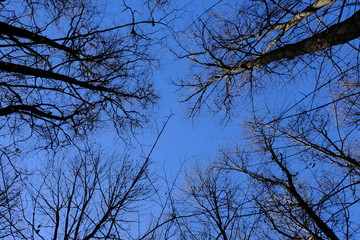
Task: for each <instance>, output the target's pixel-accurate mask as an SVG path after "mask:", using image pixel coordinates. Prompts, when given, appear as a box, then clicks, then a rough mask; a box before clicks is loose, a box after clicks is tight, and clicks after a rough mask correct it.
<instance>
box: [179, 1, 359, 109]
mask: <svg viewBox="0 0 360 240" xmlns="http://www.w3.org/2000/svg"><path fill="white" fill-rule="evenodd" d="M219 2H222V3H223V4H222V5H221V4H219V5H221V6H219V7H218V9H216V8H215V9H212V10H208V14H207V15H205V16H207V17H205V16H203V17H202V18H200V19H199V21H198V22H199V23H194V24H193V25H194V26H195V27H194V28H190V31H191V33H189V35H190V40H191V41H189V42H186V40H179V42H180V44H181V45H182V47H183V50H184V51H185V53H184V54H183V55H182V57H186V58H188V59H190V60H191V61H193V62H194V65H193V77H192V78H189V79H188V80H182V81H180V82H178V83H177V84H178V85H179V86H181V87H183V88H184V89H186V90H190V91H191V93H190V94H187V97H186V98H185V99H184V101H189V100H193V101H194V102H195V104H194V106H193V110H194V111H195V112H196V110H198V109H199V108H201V106H202V105H203V104H204V103H207V102H209V101H210V100H211V101H213V102H214V103H215V106H214V107H215V109H218V110H222V109H225V110H227V111H229V110H231V108H232V107H233V106H236V105H234V102H233V101H234V99H235V100H236V98H237V97H238V96H241V95H243V94H242V92H243V90H246V89H251V90H252V91H255V89H256V87H257V86H267V84H268V82H273V81H272V79H274V78H279V77H280V78H281V79H284V81H289V79H294V76H297V75H298V74H299V71H301V72H302V73H303V74H306V73H305V70H304V71H302V70H300V69H301V68H303V67H305V66H306V68H308V69H314V71H316V70H319V71H320V72H321V74H319V75H318V76H317V79H318V80H319V79H320V78H326V79H329V78H331V75H332V76H335V75H341V76H339V77H338V78H337V80H338V79H341V81H345V80H346V81H347V82H346V83H345V84H346V85H347V86H348V84H350V85H352V86H355V85H357V82H356V79H358V75H357V70H355V69H356V68H357V63H358V57H357V53H358V48H357V47H356V46H357V44H358V41H357V40H356V39H357V38H358V37H359V36H360V35H359V34H360V32H359V22H360V21H359V12H358V5H359V3H358V2H357V1H345V2H344V1H334V0H324V1H323V0H319V1H315V0H314V1H312V3H311V4H309V2H308V1H286V2H285V1H273V0H269V1H268V0H265V1H248V2H246V3H241V4H235V3H234V4H233V3H231V2H229V3H227V2H226V1H219ZM182 43H183V44H182ZM324 65H327V67H328V68H326V69H323V66H324ZM330 66H331V67H330ZM330 69H332V70H330ZM352 74H353V76H351V79H352V80H350V79H348V77H347V76H349V75H352ZM322 83H323V82H319V85H321V84H322ZM353 89H354V88H353ZM354 95H356V96H358V95H359V91H358V88H357V89H356V90H354V91H353V92H352V94H351V96H354Z"/></svg>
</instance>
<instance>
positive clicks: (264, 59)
mask: <svg viewBox="0 0 360 240" xmlns="http://www.w3.org/2000/svg"><path fill="white" fill-rule="evenodd" d="M219 2H222V3H224V4H219V5H217V8H212V9H211V10H208V11H207V18H206V17H204V15H202V18H201V19H200V18H199V19H198V20H199V21H198V23H194V24H193V25H194V26H196V27H195V28H191V31H192V33H191V34H190V35H191V41H192V42H186V40H183V41H185V42H186V43H187V45H185V44H182V46H183V50H184V51H185V54H184V55H182V57H186V58H189V59H190V60H191V61H193V62H194V64H193V65H192V73H193V77H192V78H189V79H187V80H182V81H180V82H178V83H177V84H178V85H179V86H180V87H182V88H183V89H186V90H190V93H189V91H187V97H186V98H185V99H184V101H190V100H192V101H193V104H194V105H192V112H191V113H192V114H194V113H196V112H197V111H198V110H199V109H201V108H203V107H204V106H210V108H211V109H214V110H215V112H217V111H220V110H225V111H226V112H227V113H229V112H230V111H231V110H233V111H239V109H246V110H248V112H246V113H244V114H245V115H246V116H247V117H248V119H249V120H248V121H247V122H245V123H244V124H243V125H244V129H245V134H244V135H243V136H242V137H241V138H240V139H242V140H239V144H238V147H236V148H235V150H230V149H231V148H230V147H229V148H228V149H227V150H226V151H225V150H224V151H222V154H221V156H220V157H218V158H217V159H215V160H214V164H213V165H214V166H215V167H216V168H217V169H220V171H225V172H232V174H235V177H234V176H233V177H232V178H230V182H231V181H234V182H235V183H238V182H237V181H236V180H237V178H243V177H244V178H246V179H247V180H244V181H243V182H240V183H238V184H239V188H240V189H244V188H246V187H248V189H249V194H247V195H245V196H237V197H236V198H235V199H231V198H230V199H231V200H229V201H245V202H247V201H248V202H249V204H248V206H251V207H249V208H247V209H246V208H245V212H244V216H246V215H247V214H254V213H256V214H257V215H256V216H257V218H255V217H248V218H246V217H245V219H246V220H244V218H240V219H241V220H240V221H248V222H249V223H250V225H251V224H253V225H254V226H255V225H256V226H257V227H256V228H255V231H254V232H252V234H251V235H249V236H248V238H249V239H284V238H285V239H357V238H359V234H360V226H359V224H358V221H357V219H358V209H359V186H360V185H359V184H360V182H359V174H360V172H359V166H360V165H359V163H360V162H359V157H360V154H359V150H358V149H359V139H358V136H359V97H360V92H359V83H358V79H359V47H358V45H359V40H358V38H359V23H360V21H359V2H358V1H336V0H335V1H331V0H329V1H327V0H324V1H316V0H314V1H311V3H309V1H273V0H269V1H267V0H264V1H248V2H246V3H239V4H237V3H234V2H230V1H229V2H227V1H219ZM182 43H184V42H182ZM180 44H181V42H180ZM188 46H189V47H188ZM247 93H250V94H249V95H250V100H249V99H247V98H246V97H244V95H245V96H249V95H247ZM264 95H265V97H264ZM248 100H249V101H248ZM211 101H212V103H214V104H213V105H211V104H208V103H209V102H211ZM247 102H250V103H251V104H250V105H249V106H250V107H248V108H247V107H243V105H245V104H246V103H247ZM217 171H219V170H216V171H214V172H217ZM236 173H238V177H236ZM201 176H202V174H198V178H199V179H198V180H197V181H196V182H197V183H198V184H200V183H201V182H202V181H201ZM234 182H233V183H234ZM197 193H199V192H197ZM210 196H211V195H210V194H208V195H206V197H207V198H209V197H210ZM239 199H240V200H239ZM199 207H201V202H198V203H197V204H195V206H193V209H197V208H199ZM246 210H247V212H246ZM252 216H254V215H252ZM194 219H195V218H194ZM238 220H239V219H238ZM211 230H213V228H211ZM208 232H210V231H208ZM197 238H201V237H200V235H197Z"/></svg>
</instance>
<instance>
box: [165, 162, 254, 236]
mask: <svg viewBox="0 0 360 240" xmlns="http://www.w3.org/2000/svg"><path fill="white" fill-rule="evenodd" d="M186 181H187V185H186V188H185V189H183V190H182V192H181V193H180V196H179V198H178V199H176V201H175V204H174V208H173V210H172V211H173V213H172V216H173V223H172V225H173V226H172V227H173V228H174V230H173V231H175V232H176V235H177V236H179V237H180V238H182V239H224V240H225V239H226V240H227V239H248V238H249V237H250V236H253V237H254V235H253V234H256V233H255V231H254V230H255V229H256V227H257V221H256V219H257V216H258V212H256V211H257V209H255V208H253V207H252V205H251V204H250V203H251V201H248V200H249V198H248V197H249V196H246V195H247V193H249V188H248V186H246V185H241V184H239V183H240V181H239V182H236V181H234V178H233V176H232V175H231V174H229V172H226V171H222V170H221V169H220V168H217V169H216V168H214V167H210V168H201V167H199V166H198V167H196V169H195V170H194V171H192V172H189V173H188V175H187V176H186ZM243 187H244V188H243Z"/></svg>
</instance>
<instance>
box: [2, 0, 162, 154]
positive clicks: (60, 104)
mask: <svg viewBox="0 0 360 240" xmlns="http://www.w3.org/2000/svg"><path fill="white" fill-rule="evenodd" d="M105 6H106V5H105V3H104V5H103V3H102V2H101V1H100V2H99V1H91V0H77V1H31V0H28V1H21V2H16V1H5V2H3V3H1V5H0V8H1V12H2V15H1V18H0V29H1V30H0V31H1V36H0V71H1V78H2V80H1V82H0V88H1V91H0V92H1V93H0V94H1V96H0V97H1V106H0V117H1V128H2V135H3V136H5V137H6V139H11V140H9V141H8V142H5V143H4V144H2V148H5V147H8V146H15V148H17V149H18V150H22V149H21V148H20V147H16V143H20V141H23V140H26V139H29V138H32V137H33V136H40V138H39V139H41V140H45V141H40V142H38V143H39V144H37V145H40V143H42V145H40V146H41V147H47V148H55V147H56V146H59V145H63V144H66V143H68V142H69V141H72V140H73V139H74V138H76V137H81V136H84V135H86V134H87V133H89V132H91V130H94V129H96V128H97V127H99V126H102V125H103V124H104V123H107V122H109V121H110V123H113V124H114V125H115V127H116V129H118V130H122V129H124V128H127V127H129V126H131V127H135V126H139V125H141V124H143V123H145V122H146V121H147V119H148V117H149V115H148V114H147V110H146V109H147V108H148V107H149V106H151V105H152V104H153V103H155V101H156V99H157V97H156V95H155V93H154V89H153V86H152V83H151V82H150V76H151V75H150V72H151V71H150V70H151V65H152V64H153V62H154V61H155V60H154V58H153V57H152V56H151V54H150V51H149V48H150V47H151V46H153V45H155V43H156V39H155V37H152V34H153V33H154V32H155V28H154V27H153V26H155V24H158V23H159V22H158V21H156V20H154V19H149V18H148V15H147V14H146V13H145V12H144V13H142V14H143V16H142V17H140V16H141V15H138V14H136V11H134V10H133V9H131V8H130V7H128V6H127V5H126V4H125V2H124V4H123V6H122V9H118V11H119V12H120V13H121V14H118V15H117V16H118V17H116V18H114V16H111V15H110V16H104V14H108V13H109V14H114V9H113V12H111V11H108V12H106V11H105V10H106V7H105ZM120 7H121V6H120V5H119V8H120ZM108 8H109V7H108ZM110 8H111V6H110ZM122 10H123V12H121V11H122ZM143 26H144V27H143ZM146 26H148V28H146ZM157 26H158V25H157ZM9 134H10V136H11V137H9Z"/></svg>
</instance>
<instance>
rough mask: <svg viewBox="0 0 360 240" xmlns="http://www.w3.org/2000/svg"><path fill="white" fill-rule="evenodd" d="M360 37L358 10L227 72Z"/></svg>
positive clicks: (247, 68)
mask: <svg viewBox="0 0 360 240" xmlns="http://www.w3.org/2000/svg"><path fill="white" fill-rule="evenodd" d="M358 37H360V11H357V12H355V13H354V15H352V16H351V17H350V18H348V19H346V20H345V21H343V22H341V23H338V24H335V25H333V26H331V27H329V28H328V29H327V30H325V31H322V32H320V33H317V34H314V35H313V36H311V37H309V38H306V39H304V40H302V41H300V42H297V43H294V44H287V45H284V46H282V47H280V48H278V49H275V50H272V51H270V52H268V53H265V54H263V55H261V56H259V57H256V58H253V59H251V60H249V61H245V62H243V63H241V64H239V65H237V66H235V67H234V68H233V69H232V70H230V71H229V73H232V74H238V73H242V72H244V71H246V70H250V69H254V68H257V67H260V66H266V65H268V64H269V63H271V62H275V61H279V60H282V59H286V58H287V59H293V58H294V57H298V56H301V55H305V54H309V53H314V52H319V51H322V50H324V49H326V48H329V47H332V46H336V45H340V44H344V43H347V42H349V41H351V40H354V39H356V38H358Z"/></svg>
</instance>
